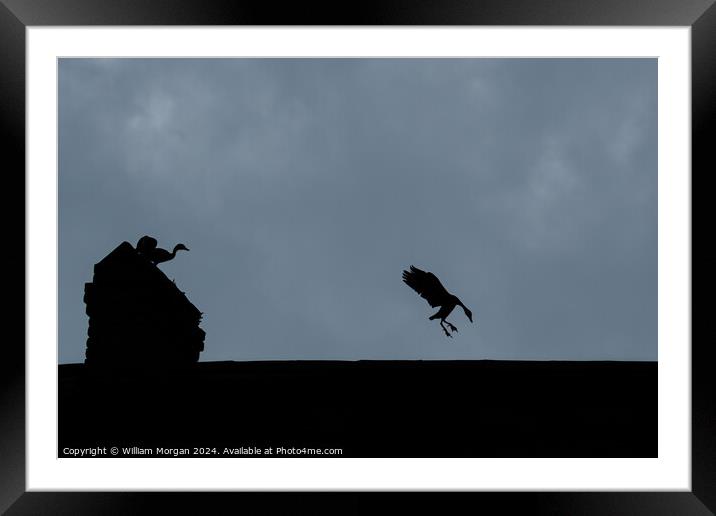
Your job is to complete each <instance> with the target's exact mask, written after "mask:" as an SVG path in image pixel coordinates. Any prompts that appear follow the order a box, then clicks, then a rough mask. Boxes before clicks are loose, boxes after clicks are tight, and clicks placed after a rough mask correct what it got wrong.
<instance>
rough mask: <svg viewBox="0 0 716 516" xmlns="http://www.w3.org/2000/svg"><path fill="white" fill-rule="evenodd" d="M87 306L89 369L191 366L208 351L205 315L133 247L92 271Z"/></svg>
mask: <svg viewBox="0 0 716 516" xmlns="http://www.w3.org/2000/svg"><path fill="white" fill-rule="evenodd" d="M84 302H85V304H86V305H87V309H86V312H87V315H89V329H88V331H87V335H88V339H87V350H86V352H85V363H86V364H103V365H139V366H141V365H148V364H151V365H158V364H181V363H193V362H197V361H198V360H199V354H200V353H201V352H202V351H203V350H204V336H205V333H204V330H202V329H201V328H199V323H200V322H201V315H202V314H201V312H200V311H199V310H198V309H197V308H196V307H195V306H194V305H193V304H191V302H190V301H189V300H188V299H187V297H186V296H185V295H184V293H183V292H182V291H180V290H179V289H178V288H177V286H176V285H175V284H174V282H173V281H171V280H170V279H169V278H167V276H166V275H165V274H164V273H163V272H162V271H161V270H160V269H159V268H157V267H156V266H155V265H154V264H152V263H151V262H150V261H149V260H148V259H147V258H145V257H143V256H141V255H140V254H138V253H137V251H136V250H135V249H134V247H132V245H131V244H130V243H129V242H122V243H121V244H120V245H119V246H118V247H117V248H116V249H115V250H114V251H112V252H111V253H109V254H108V255H107V256H106V257H105V258H104V259H103V260H102V261H100V262H99V263H97V264H96V265H95V266H94V277H93V281H92V283H85V295H84Z"/></svg>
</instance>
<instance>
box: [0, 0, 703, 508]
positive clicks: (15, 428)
mask: <svg viewBox="0 0 716 516" xmlns="http://www.w3.org/2000/svg"><path fill="white" fill-rule="evenodd" d="M713 2H714V0H647V1H644V0H557V1H555V0H552V1H549V0H539V1H537V0H481V1H477V0H473V1H469V0H443V1H440V2H438V1H434V2H430V1H418V2H400V1H398V0H389V1H364V2H360V3H355V4H345V3H341V2H330V3H329V2H325V3H323V2H318V1H313V2H275V1H263V2H261V1H259V0H236V1H232V0H173V1H171V2H167V1H163V0H145V1H143V2H134V1H131V0H0V105H1V106H2V111H1V113H2V114H1V115H0V135H1V136H2V143H3V146H2V147H3V158H4V163H5V164H6V165H5V167H3V168H4V170H5V171H6V173H5V175H4V176H5V181H8V182H9V181H13V182H14V183H13V184H11V185H7V186H6V189H5V191H6V192H7V193H6V199H9V198H10V196H11V195H12V196H13V197H14V196H15V195H18V196H20V195H21V196H22V198H23V203H24V197H25V186H24V177H25V174H24V171H25V29H26V28H27V27H28V26H53V25H54V26H65V25H68V26H69V25H72V26H83V25H512V26H520V25H574V26H592V25H608V26H611V25H621V26H655V25H659V26H688V27H691V31H692V32H691V38H692V55H691V59H692V61H691V70H692V170H693V171H696V174H694V173H693V172H692V176H691V177H692V178H693V177H694V175H699V174H700V175H705V174H707V173H708V172H709V171H713V170H714V169H715V167H714V153H713V151H712V150H711V146H712V145H710V143H711V141H710V139H709V138H708V136H707V135H710V134H713V133H714V131H713V129H714V125H716V116H715V115H716V108H715V106H716V103H715V102H714V100H715V98H716V65H715V63H716V6H714V5H713ZM8 194H10V195H8ZM7 205H9V203H7V202H6V206H7ZM692 210H693V205H692ZM13 214H14V215H15V217H13V218H10V217H9V214H8V215H6V218H5V220H6V221H13V222H14V221H15V220H17V218H18V217H17V211H14V210H13ZM23 217H24V210H23ZM21 231H22V235H20V232H21ZM24 231H25V227H24V224H23V225H22V226H20V225H18V224H7V225H6V227H5V236H6V242H13V246H12V250H13V252H12V253H8V254H7V255H6V258H9V261H8V265H6V267H12V269H9V268H8V269H6V270H7V271H11V272H10V273H7V272H6V284H7V282H10V281H11V280H12V279H13V278H14V279H15V281H17V282H18V283H19V281H20V279H19V274H17V272H16V271H18V270H19V269H20V268H23V270H25V269H24V268H25V258H26V257H25V252H24V246H23V247H22V251H20V249H21V247H20V245H19V242H24V241H25V233H24ZM692 248H693V246H692ZM19 291H20V285H17V292H19ZM24 296H25V294H24V285H23V295H22V297H20V296H19V295H18V296H17V297H16V300H14V301H13V303H12V304H11V305H10V308H9V310H10V313H9V314H7V315H6V317H7V319H6V320H8V321H15V322H16V324H15V326H16V327H20V324H19V321H23V320H24V319H25V318H24V307H25V305H24V299H25V297H24ZM20 311H22V312H23V313H22V314H21V313H20ZM21 333H22V335H20V336H17V337H15V338H6V339H4V342H3V347H2V349H3V357H2V359H0V363H1V364H2V365H3V366H4V368H3V369H4V371H3V373H2V375H0V382H1V383H0V386H1V391H0V511H3V512H4V511H7V514H12V515H18V514H143V513H154V509H152V508H151V507H150V505H151V506H155V505H156V504H159V505H161V506H162V512H164V513H193V514H196V513H212V514H213V513H221V512H231V513H234V512H235V511H236V510H238V509H239V508H241V509H246V507H247V505H253V506H257V507H260V508H261V510H262V513H265V512H270V511H271V510H272V509H274V508H278V506H290V507H292V509H291V510H292V512H310V513H312V514H316V513H318V512H319V509H321V508H323V509H328V510H329V511H330V512H331V513H333V514H335V513H338V514H345V513H354V512H358V511H360V512H363V510H362V509H363V508H368V507H370V506H373V505H381V506H382V505H384V503H385V498H384V496H381V495H378V494H374V493H347V494H343V495H341V496H339V497H337V498H336V497H334V496H331V497H326V496H323V495H322V494H321V495H319V494H316V493H282V494H280V495H277V494H275V493H121V492H111V493H98V492H93V493H69V492H43V493H39V492H25V491H26V489H25V474H26V466H25V451H26V450H25V343H24V327H23V331H22V332H21ZM688 344H689V343H684V345H688ZM691 346H692V348H691V349H692V489H691V491H690V492H640V493H636V492H635V493H631V492H584V493H575V492H550V493H544V492H542V493H539V492H525V493H513V492H502V493H470V494H466V495H459V496H457V497H451V498H450V499H449V504H448V500H446V498H445V497H444V496H438V497H435V496H427V495H425V494H421V495H419V496H418V497H413V498H411V501H413V502H414V501H417V502H418V503H419V504H420V505H421V506H422V507H426V508H427V507H430V506H431V505H432V504H435V507H436V508H437V507H439V508H440V510H441V512H444V511H445V509H446V506H448V505H452V504H463V503H464V502H465V500H464V498H465V496H469V497H470V499H469V502H468V503H470V504H471V505H472V506H473V507H476V508H480V509H481V510H483V511H487V512H488V513H490V512H492V511H494V510H495V509H499V512H500V513H511V512H512V511H513V510H520V511H524V512H525V513H528V514H649V515H659V514H664V515H666V514H669V515H674V514H680V515H689V514H712V513H716V397H715V396H714V392H715V389H714V381H713V380H712V378H713V376H712V375H711V374H710V371H709V368H710V367H711V364H712V363H713V361H712V360H711V359H712V357H713V351H712V350H711V348H710V347H709V345H707V344H706V343H705V342H704V341H703V340H701V341H699V340H698V339H692V342H691ZM391 498H393V499H394V497H391ZM416 498H417V499H416ZM461 498H462V499H461ZM398 500H399V503H401V504H403V503H406V500H405V497H403V496H400V497H398ZM226 507H228V509H222V508H226ZM207 508H213V509H207ZM491 509H492V511H491Z"/></svg>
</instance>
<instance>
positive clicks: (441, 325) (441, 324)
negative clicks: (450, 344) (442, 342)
mask: <svg viewBox="0 0 716 516" xmlns="http://www.w3.org/2000/svg"><path fill="white" fill-rule="evenodd" d="M444 322H446V321H445V319H440V327H441V328H442V329H443V331H444V332H445V336H446V337H452V335H450V332H449V331H448V330H447V328H446V327H445V325H444V324H443V323H444ZM448 325H449V326H452V324H450V323H448Z"/></svg>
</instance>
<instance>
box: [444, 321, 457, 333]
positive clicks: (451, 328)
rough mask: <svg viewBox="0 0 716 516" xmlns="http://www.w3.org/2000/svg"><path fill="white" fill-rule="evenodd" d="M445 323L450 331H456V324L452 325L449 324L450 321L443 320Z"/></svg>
mask: <svg viewBox="0 0 716 516" xmlns="http://www.w3.org/2000/svg"><path fill="white" fill-rule="evenodd" d="M445 324H447V325H448V327H449V328H450V331H457V327H456V326H453V325H452V324H450V323H449V322H447V321H445Z"/></svg>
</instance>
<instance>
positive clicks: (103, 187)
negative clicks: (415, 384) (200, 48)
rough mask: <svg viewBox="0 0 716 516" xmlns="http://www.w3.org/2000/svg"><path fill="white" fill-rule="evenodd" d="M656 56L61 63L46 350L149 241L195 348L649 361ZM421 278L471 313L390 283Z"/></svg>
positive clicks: (255, 354) (221, 353)
mask: <svg viewBox="0 0 716 516" xmlns="http://www.w3.org/2000/svg"><path fill="white" fill-rule="evenodd" d="M656 72H657V65H656V61H655V60H626V59H619V60H598V59H593V60H586V59H585V60H567V59H556V60H546V59H534V60H522V59H510V60H482V59H477V60H474V59H457V60H425V59H405V60H395V59H373V60H364V59H356V60H332V59H317V60H298V59H297V60H280V59H275V60H273V59H271V60H259V59H254V60H251V59H237V60H226V59H221V60H218V59H217V60H184V59H171V60H150V59H145V60H101V59H92V60H82V59H72V60H68V59H64V60H61V62H60V84H59V95H60V96H59V100H60V126H59V138H60V156H59V158H60V159H59V195H60V198H59V201H60V213H59V223H60V226H59V231H60V264H59V265H60V293H59V294H60V299H59V301H60V361H62V362H72V361H81V360H82V359H83V352H84V341H85V339H86V336H85V335H86V325H87V320H86V316H85V315H84V311H83V304H82V288H83V283H84V282H85V281H90V280H91V274H92V265H93V263H95V262H97V261H98V260H99V259H101V258H102V257H103V256H104V255H105V254H106V253H107V252H109V251H110V250H111V249H113V248H114V247H115V246H116V245H117V244H118V243H119V242H120V241H122V240H129V241H130V242H132V243H134V242H136V240H137V238H138V237H139V236H141V235H143V234H151V235H154V236H156V237H157V238H158V239H159V241H160V245H163V246H164V247H171V246H173V244H175V243H177V242H183V243H186V244H187V245H188V247H190V248H191V249H192V250H191V252H189V253H185V254H183V255H180V256H179V257H178V258H177V259H176V260H175V261H174V262H169V263H167V264H164V265H163V266H162V268H163V270H164V271H165V272H166V273H167V275H168V276H169V277H170V278H176V281H177V283H178V284H179V285H180V286H181V288H182V290H185V291H186V292H187V295H188V296H189V298H190V299H191V300H192V302H194V304H196V305H197V306H198V307H199V308H200V309H201V310H202V311H204V312H205V314H206V315H205V318H204V322H203V324H202V327H203V328H204V329H205V330H206V331H207V340H206V351H205V353H204V354H203V357H202V359H203V360H220V359H236V360H243V359H294V358H297V359H302V358H306V359H332V358H338V359H358V358H370V359H390V358H424V359H436V358H438V359H450V358H494V359H513V358H514V359H532V358H535V359H656V344H657V339H656V337H657V327H656V324H657V320H656V317H657V305H656V292H657V284H656V279H657V248H656V242H657V240H656V239H657V216H656V215H657V214H656V193H657V190H656V188H657V167H656V164H657V163H656V158H657V154H656V142H657V138H656V114H657V113H656V102H657V99H656V87H657V84H656ZM410 264H415V265H417V266H420V267H423V268H426V269H428V270H431V271H433V272H435V273H436V274H437V275H438V276H439V277H440V278H441V279H442V280H443V282H444V283H445V285H446V287H447V288H448V289H449V290H451V291H452V292H454V293H455V294H457V295H458V296H460V297H461V298H462V300H463V301H464V302H465V303H466V304H467V305H468V306H469V307H470V308H471V309H472V310H473V312H474V313H475V318H476V319H475V320H476V324H475V325H470V324H469V323H468V322H467V319H465V318H464V316H463V314H462V313H461V311H459V310H458V311H456V312H455V314H454V315H453V316H452V317H451V318H450V319H451V320H452V321H453V322H454V323H455V324H456V325H457V326H458V328H459V329H460V333H458V334H457V335H456V337H455V338H454V339H446V338H445V337H444V335H443V334H442V332H441V331H440V328H439V327H438V325H437V323H435V322H430V321H428V320H427V316H428V315H430V314H431V313H433V312H432V311H431V308H430V307H429V306H428V305H427V303H425V302H424V301H423V300H422V299H420V298H419V297H418V296H417V295H416V294H415V293H414V292H412V291H411V290H409V289H408V287H406V286H405V285H404V284H403V283H402V282H401V281H400V273H401V270H402V269H403V268H406V267H407V266H408V265H410Z"/></svg>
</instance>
